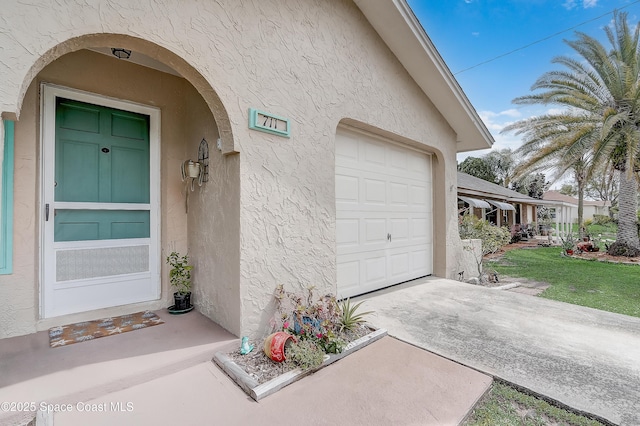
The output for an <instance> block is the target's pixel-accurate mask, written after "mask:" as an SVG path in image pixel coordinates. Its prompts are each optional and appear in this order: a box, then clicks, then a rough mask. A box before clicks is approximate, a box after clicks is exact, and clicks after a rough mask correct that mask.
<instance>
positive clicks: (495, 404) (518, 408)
mask: <svg viewBox="0 0 640 426" xmlns="http://www.w3.org/2000/svg"><path fill="white" fill-rule="evenodd" d="M464 425H465V426H494V425H504V426H509V425H513V426H540V425H566V426H596V425H597V426H601V425H602V423H600V422H597V421H595V420H591V419H589V418H587V417H582V416H578V415H576V414H574V413H571V412H569V411H566V410H563V409H561V408H558V407H555V406H553V405H551V404H549V403H547V402H546V401H543V400H541V399H537V398H534V397H533V396H530V395H526V394H524V393H522V392H518V391H517V390H515V389H513V388H511V387H509V386H506V385H504V384H502V383H499V382H495V383H494V384H493V386H492V388H491V391H490V393H489V394H488V395H487V396H486V397H485V398H484V399H483V400H482V401H481V402H480V403H479V404H478V405H477V406H476V407H475V408H474V410H473V413H472V414H471V416H470V417H469V419H468V420H467V421H466V422H465V423H464Z"/></svg>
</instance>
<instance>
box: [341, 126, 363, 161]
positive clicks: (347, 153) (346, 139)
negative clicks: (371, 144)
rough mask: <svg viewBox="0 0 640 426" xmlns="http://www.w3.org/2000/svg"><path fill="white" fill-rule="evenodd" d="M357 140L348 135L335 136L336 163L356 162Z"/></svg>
mask: <svg viewBox="0 0 640 426" xmlns="http://www.w3.org/2000/svg"><path fill="white" fill-rule="evenodd" d="M359 145H360V144H359V142H358V138H357V137H355V136H354V135H351V134H349V133H338V134H337V135H336V161H341V162H342V163H357V162H358V147H359Z"/></svg>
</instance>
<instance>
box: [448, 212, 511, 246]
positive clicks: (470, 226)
mask: <svg viewBox="0 0 640 426" xmlns="http://www.w3.org/2000/svg"><path fill="white" fill-rule="evenodd" d="M459 232H460V238H462V239H463V240H467V239H480V240H482V254H483V255H485V254H489V253H495V252H497V251H498V250H500V248H501V247H502V246H504V245H506V244H508V243H509V241H510V240H511V232H509V229H507V228H506V227H499V226H495V225H492V224H490V223H489V222H488V221H486V220H483V219H478V218H477V217H475V216H471V215H465V216H463V217H462V220H461V221H460V226H459Z"/></svg>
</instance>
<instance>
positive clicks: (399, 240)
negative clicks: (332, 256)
mask: <svg viewBox="0 0 640 426" xmlns="http://www.w3.org/2000/svg"><path fill="white" fill-rule="evenodd" d="M431 193H432V183H431V157H430V156H429V155H427V154H424V153H422V152H419V151H416V150H413V149H410V148H405V147H402V146H400V145H396V144H393V143H391V142H387V141H385V140H383V139H381V138H378V137H375V136H372V135H369V134H366V133H364V132H359V131H355V130H347V129H343V128H340V129H339V130H338V132H337V134H336V244H337V247H336V249H337V280H338V296H339V297H340V298H344V297H351V296H355V295H359V294H363V293H367V292H370V291H374V290H378V289H381V288H384V287H388V286H390V285H394V284H398V283H401V282H404V281H409V280H412V279H415V278H419V277H423V276H426V275H429V274H431V273H432V270H433V266H432V265H433V261H432V258H433V241H432V240H433V239H432V221H433V218H432V216H433V213H432V202H431Z"/></svg>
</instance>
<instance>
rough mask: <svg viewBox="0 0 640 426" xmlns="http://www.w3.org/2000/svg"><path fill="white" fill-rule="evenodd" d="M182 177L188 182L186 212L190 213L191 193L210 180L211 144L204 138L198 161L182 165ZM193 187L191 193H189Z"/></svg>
mask: <svg viewBox="0 0 640 426" xmlns="http://www.w3.org/2000/svg"><path fill="white" fill-rule="evenodd" d="M180 175H181V177H182V181H183V182H186V188H185V192H186V194H185V200H184V207H185V211H186V212H187V213H189V192H193V190H194V189H195V184H196V182H198V186H202V184H203V183H204V182H207V181H208V180H209V144H208V143H207V141H206V140H205V139H204V138H203V139H202V140H201V141H200V146H199V147H198V161H192V160H187V161H185V162H183V163H182V164H181V165H180ZM189 187H191V191H189Z"/></svg>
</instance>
